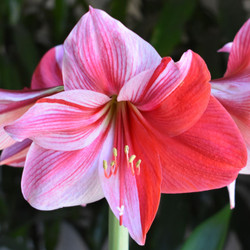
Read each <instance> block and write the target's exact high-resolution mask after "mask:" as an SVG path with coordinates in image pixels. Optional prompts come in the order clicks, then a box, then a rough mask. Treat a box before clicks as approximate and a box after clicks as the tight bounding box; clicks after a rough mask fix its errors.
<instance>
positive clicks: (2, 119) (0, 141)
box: [0, 104, 32, 150]
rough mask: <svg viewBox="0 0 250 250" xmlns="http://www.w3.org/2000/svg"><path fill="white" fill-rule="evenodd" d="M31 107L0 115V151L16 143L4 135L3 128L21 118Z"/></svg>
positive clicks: (27, 106)
mask: <svg viewBox="0 0 250 250" xmlns="http://www.w3.org/2000/svg"><path fill="white" fill-rule="evenodd" d="M31 105H32V104H30V105H26V106H24V107H20V108H17V109H15V110H11V111H8V112H6V113H2V114H0V150H1V149H4V148H7V147H9V146H11V145H12V144H14V143H15V142H16V141H15V140H13V139H12V138H11V137H10V136H9V135H8V134H7V133H6V131H5V130H4V126H5V125H7V124H9V123H12V122H13V121H15V120H16V119H18V118H19V117H20V116H22V115H23V114H24V113H25V112H26V111H27V110H28V109H29V108H30V107H31Z"/></svg>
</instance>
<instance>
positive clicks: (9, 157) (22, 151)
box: [0, 139, 32, 167]
mask: <svg viewBox="0 0 250 250" xmlns="http://www.w3.org/2000/svg"><path fill="white" fill-rule="evenodd" d="M31 143H32V141H31V140H29V139H26V140H24V141H22V142H16V143H15V144H13V145H12V146H10V147H8V148H5V149H4V150H3V152H2V154H1V157H0V165H9V166H13V167H23V166H24V162H25V159H26V155H27V153H28V150H29V147H30V145H31Z"/></svg>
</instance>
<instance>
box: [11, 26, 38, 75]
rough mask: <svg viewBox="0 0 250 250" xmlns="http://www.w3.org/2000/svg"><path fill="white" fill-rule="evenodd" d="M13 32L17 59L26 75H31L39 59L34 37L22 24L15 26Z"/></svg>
mask: <svg viewBox="0 0 250 250" xmlns="http://www.w3.org/2000/svg"><path fill="white" fill-rule="evenodd" d="M13 33H14V34H13V35H14V36H13V39H14V43H15V47H16V50H17V55H18V59H19V60H20V63H21V65H22V66H23V68H24V70H25V72H27V75H29V76H31V75H32V74H33V71H34V69H35V67H36V65H37V63H38V61H39V59H38V58H39V56H38V49H37V47H36V45H35V42H34V39H33V37H32V35H31V34H30V33H29V31H28V30H27V29H26V28H25V26H23V25H18V26H15V29H14V30H13Z"/></svg>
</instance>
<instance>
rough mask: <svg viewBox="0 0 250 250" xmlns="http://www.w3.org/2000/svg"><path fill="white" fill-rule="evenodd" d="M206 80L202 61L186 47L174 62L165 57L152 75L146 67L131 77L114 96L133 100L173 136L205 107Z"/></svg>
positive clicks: (208, 90)
mask: <svg viewBox="0 0 250 250" xmlns="http://www.w3.org/2000/svg"><path fill="white" fill-rule="evenodd" d="M150 75H151V78H150V79H149V77H150ZM148 79H149V80H148ZM209 80H210V74H209V71H208V69H207V67H206V64H205V62H204V61H203V60H202V59H201V57H200V56H198V55H197V54H195V53H194V52H192V51H190V50H189V51H187V52H186V53H184V55H183V56H182V58H181V60H180V61H179V62H177V63H176V64H175V63H174V62H173V61H172V60H171V59H170V58H164V59H163V60H162V62H161V64H160V65H159V66H158V67H157V69H156V70H155V71H154V73H153V75H152V72H151V71H147V72H143V73H141V74H140V75H138V76H136V77H135V78H133V79H131V80H130V81H129V82H128V83H127V84H126V85H124V87H123V88H122V89H121V91H120V93H119V95H118V98H117V100H118V101H126V100H128V101H130V102H132V103H133V104H134V105H135V106H136V107H137V108H138V109H139V110H140V111H141V112H142V113H143V116H144V117H145V118H146V120H147V121H148V122H149V123H150V124H151V125H152V126H153V127H154V128H156V129H157V130H158V131H159V132H160V133H162V134H165V135H168V136H175V135H178V134H180V133H183V132H184V131H186V130H187V129H189V128H190V127H191V126H193V125H194V124H195V123H196V122H197V121H198V119H199V118H200V117H201V115H202V114H203V112H204V111H205V109H206V107H207V104H208V101H209V98H210V84H209V82H208V81H209Z"/></svg>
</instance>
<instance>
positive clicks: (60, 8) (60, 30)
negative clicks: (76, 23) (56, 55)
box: [53, 0, 68, 43]
mask: <svg viewBox="0 0 250 250" xmlns="http://www.w3.org/2000/svg"><path fill="white" fill-rule="evenodd" d="M67 10H68V6H67V3H66V1H65V0H56V1H55V8H54V19H53V20H54V32H53V36H54V38H55V41H56V42H57V43H60V41H61V40H63V34H64V29H65V26H66V24H67V18H68V11H67Z"/></svg>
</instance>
